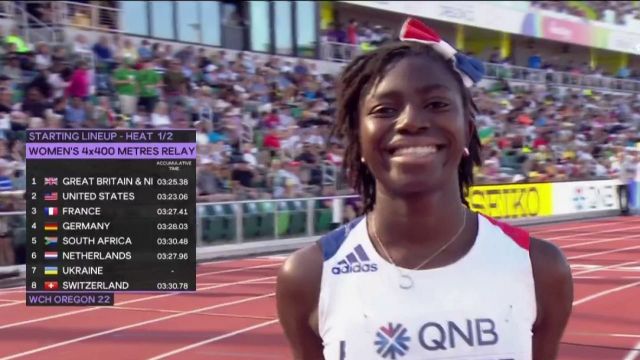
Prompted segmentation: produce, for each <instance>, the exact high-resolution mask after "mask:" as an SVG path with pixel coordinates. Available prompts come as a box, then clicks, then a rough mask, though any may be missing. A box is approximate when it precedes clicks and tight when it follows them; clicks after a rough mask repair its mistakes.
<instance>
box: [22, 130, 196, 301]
mask: <svg viewBox="0 0 640 360" xmlns="http://www.w3.org/2000/svg"><path fill="white" fill-rule="evenodd" d="M195 138H196V133H195V131H194V130H174V129H171V130H84V129H38V130H29V131H28V132H27V145H26V150H27V154H26V161H27V192H26V197H27V199H26V201H27V208H26V212H27V264H26V265H27V284H26V290H27V305H91V306H96V305H113V301H114V300H113V294H114V293H115V292H139V291H154V292H157V291H195V290H196V217H195V215H196V209H195V207H196V205H195V196H196V191H195V188H196V186H195V183H196V170H195V169H196V142H195V140H196V139H195Z"/></svg>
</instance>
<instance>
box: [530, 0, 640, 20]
mask: <svg viewBox="0 0 640 360" xmlns="http://www.w3.org/2000/svg"><path fill="white" fill-rule="evenodd" d="M531 6H533V7H535V8H539V9H545V10H551V11H555V12H559V13H563V14H567V15H573V16H578V17H581V18H585V19H590V20H598V21H603V22H607V23H610V24H617V25H631V24H634V23H635V22H637V21H640V4H638V2H637V1H633V0H625V1H531Z"/></svg>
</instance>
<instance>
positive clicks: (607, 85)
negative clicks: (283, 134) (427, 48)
mask: <svg viewBox="0 0 640 360" xmlns="http://www.w3.org/2000/svg"><path fill="white" fill-rule="evenodd" d="M320 49H321V51H320V54H321V56H322V60H329V61H334V62H343V63H347V62H349V61H351V60H352V59H353V58H355V57H356V56H358V55H359V54H361V53H362V49H360V47H358V46H357V45H352V44H343V43H337V42H323V43H322V44H321V47H320ZM484 65H485V71H486V76H485V77H486V78H488V79H506V80H515V81H524V82H531V83H539V84H547V85H559V86H571V87H582V88H590V89H594V90H605V91H622V92H634V93H640V81H638V80H625V79H618V78H613V77H606V76H598V75H583V74H572V73H569V72H563V71H547V70H540V69H531V68H527V67H521V66H512V65H503V64H492V63H486V62H485V63H484Z"/></svg>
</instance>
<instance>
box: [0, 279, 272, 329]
mask: <svg viewBox="0 0 640 360" xmlns="http://www.w3.org/2000/svg"><path fill="white" fill-rule="evenodd" d="M274 278H275V276H267V277H263V278H255V279H249V280H242V281H236V282H232V283H226V284H220V285H215V286H210V287H206V288H202V289H199V290H198V291H203V290H211V289H218V288H221V287H226V286H233V285H240V284H251V283H252V282H254V281H265V280H270V279H274ZM179 294H184V293H168V294H161V295H154V296H147V297H143V298H138V299H132V300H127V301H123V302H119V303H117V304H116V305H115V306H114V307H112V308H117V307H118V306H120V305H126V304H133V303H137V302H141V301H147V300H154V299H160V298H163V297H168V296H175V295H179ZM99 309H104V308H103V307H92V308H87V309H82V310H75V311H68V312H64V313H61V314H56V315H51V316H45V317H41V318H36V319H31V320H25V321H19V322H15V323H11V324H6V325H1V326H0V330H3V329H7V328H12V327H16V326H21V325H27V324H33V323H36V322H40V321H46V320H51V319H57V318H61V317H66V316H71V315H76V314H82V313H85V312H90V311H96V310H99Z"/></svg>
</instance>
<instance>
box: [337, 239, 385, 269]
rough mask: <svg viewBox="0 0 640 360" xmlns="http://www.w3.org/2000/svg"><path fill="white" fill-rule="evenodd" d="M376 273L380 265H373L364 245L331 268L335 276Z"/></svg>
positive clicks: (356, 248) (357, 247)
mask: <svg viewBox="0 0 640 360" xmlns="http://www.w3.org/2000/svg"><path fill="white" fill-rule="evenodd" d="M375 271H378V264H374V263H371V259H369V256H367V253H366V252H365V251H364V249H363V248H362V245H358V246H356V247H355V248H354V249H353V251H352V252H350V253H349V254H347V256H345V258H344V259H342V260H340V261H339V262H338V264H337V265H336V266H334V267H333V268H331V272H332V273H333V274H334V275H340V274H350V273H360V272H375Z"/></svg>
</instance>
